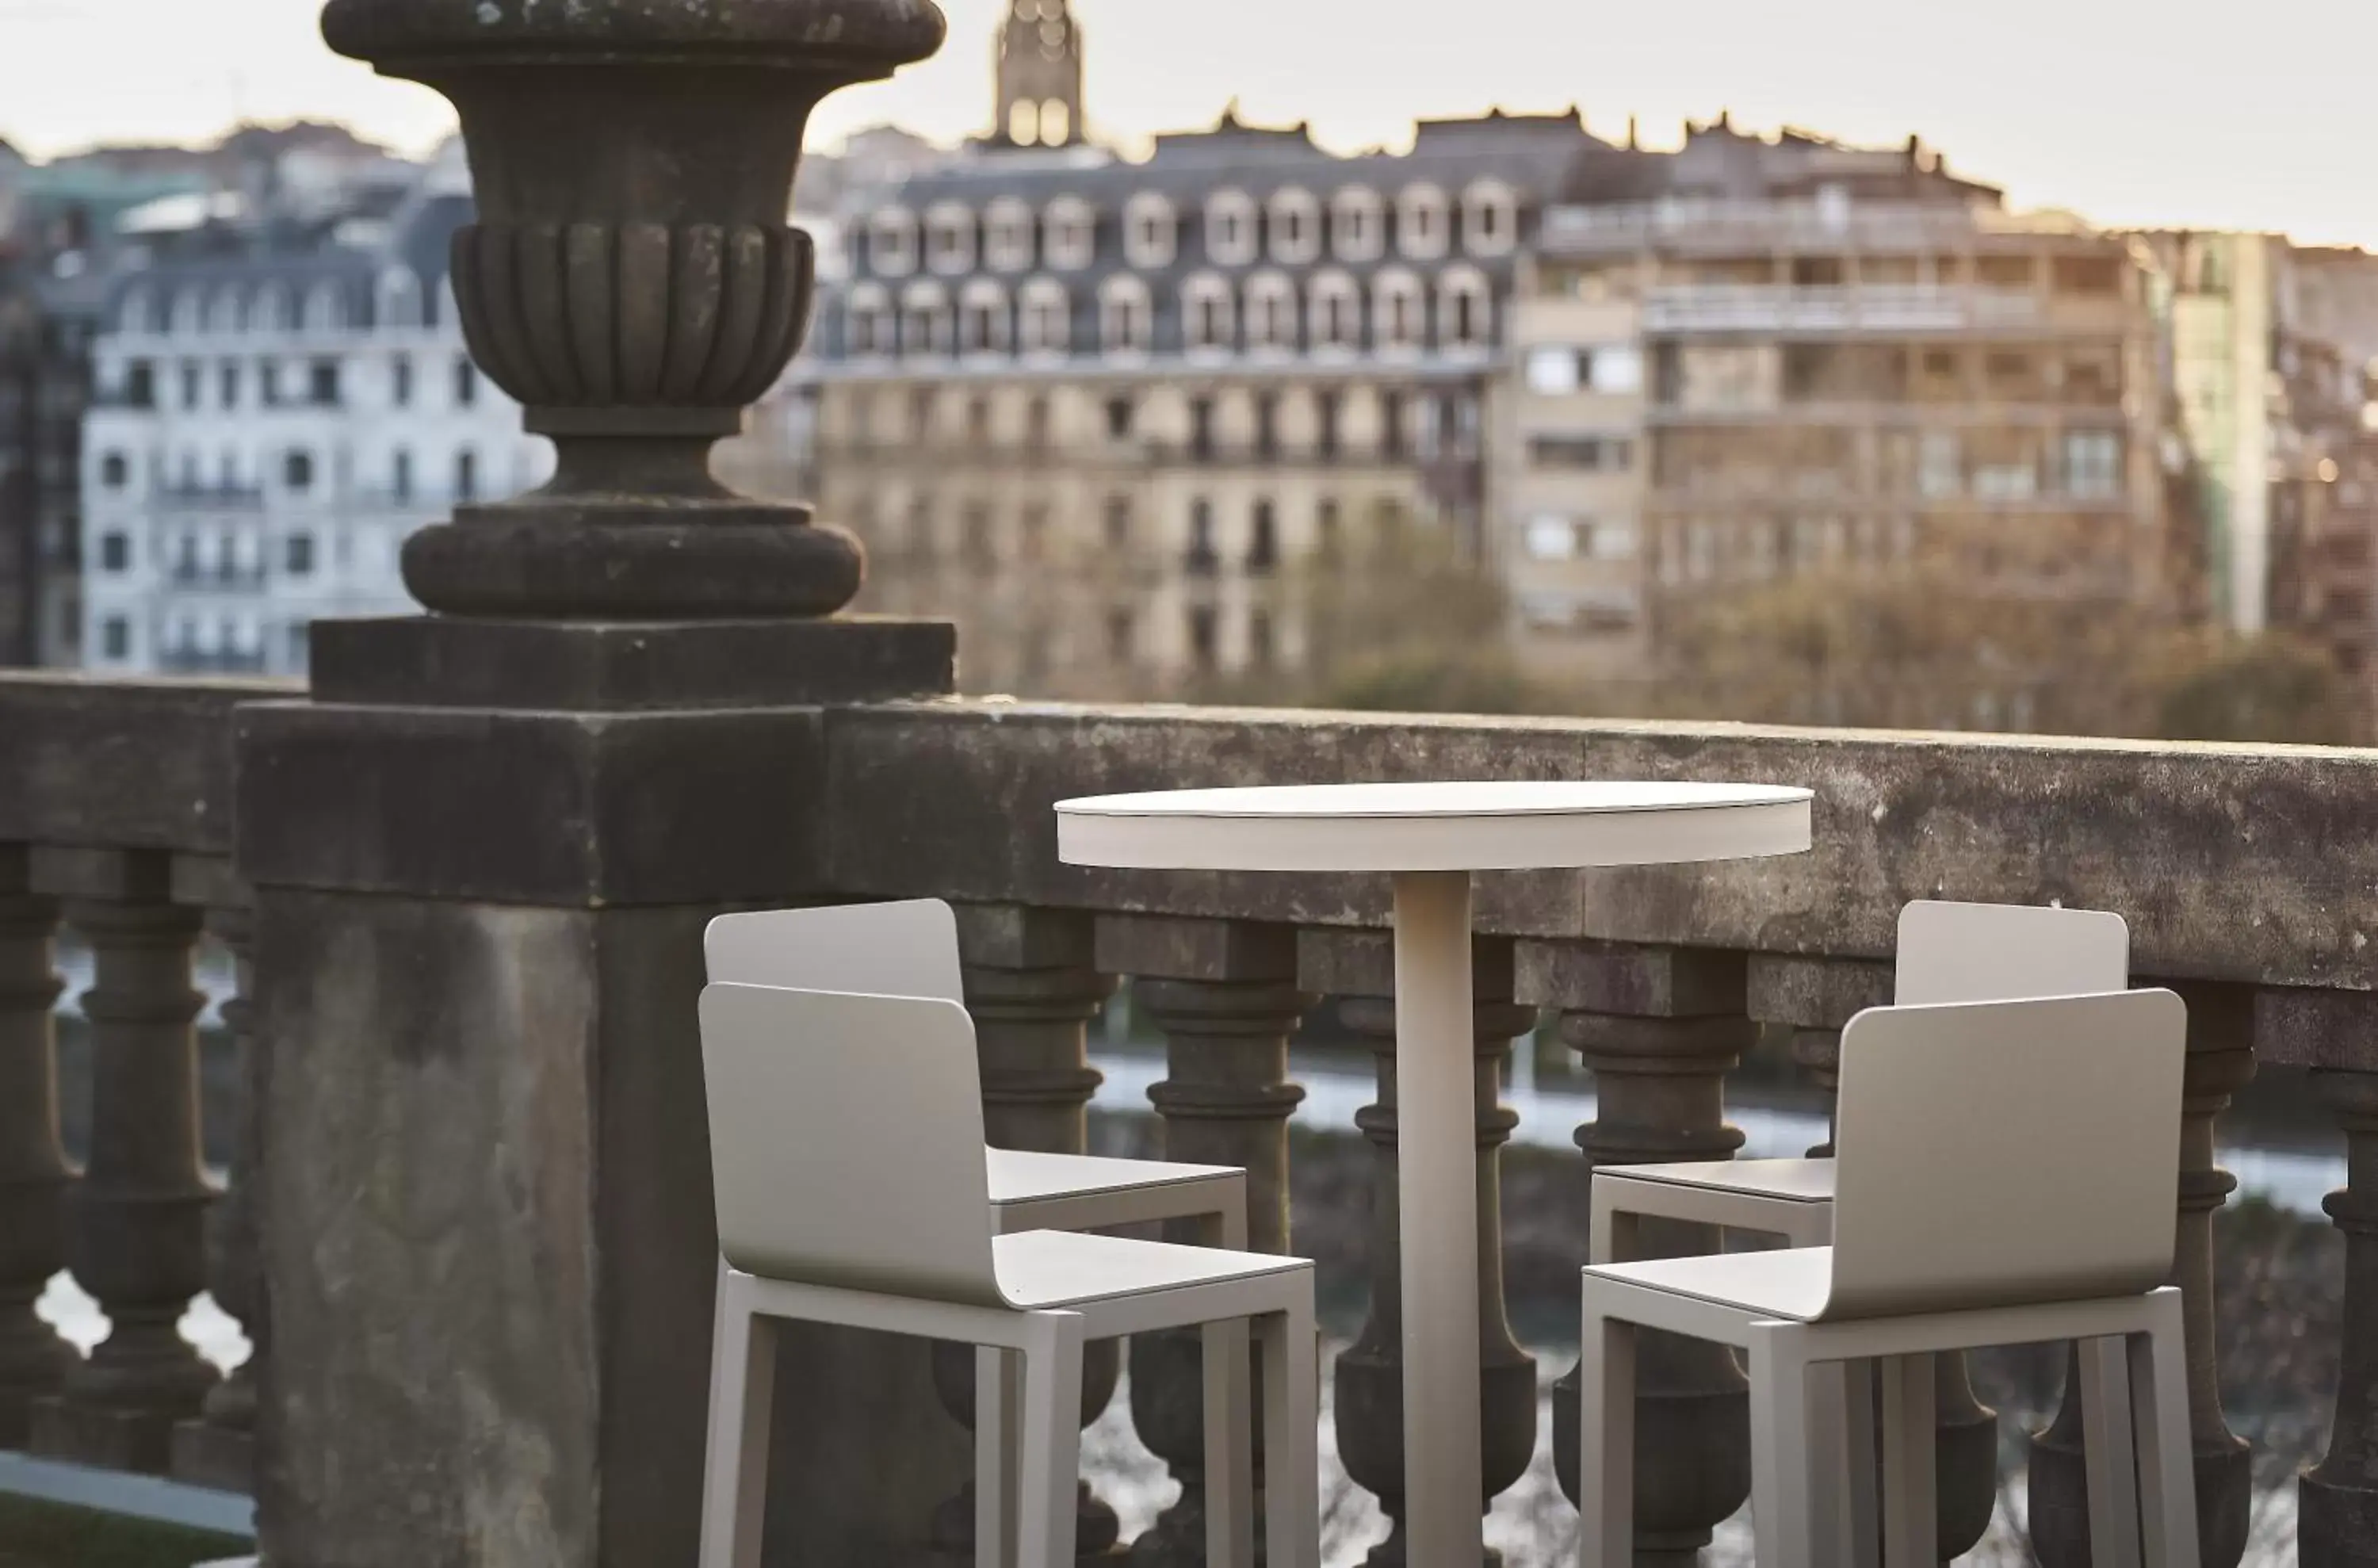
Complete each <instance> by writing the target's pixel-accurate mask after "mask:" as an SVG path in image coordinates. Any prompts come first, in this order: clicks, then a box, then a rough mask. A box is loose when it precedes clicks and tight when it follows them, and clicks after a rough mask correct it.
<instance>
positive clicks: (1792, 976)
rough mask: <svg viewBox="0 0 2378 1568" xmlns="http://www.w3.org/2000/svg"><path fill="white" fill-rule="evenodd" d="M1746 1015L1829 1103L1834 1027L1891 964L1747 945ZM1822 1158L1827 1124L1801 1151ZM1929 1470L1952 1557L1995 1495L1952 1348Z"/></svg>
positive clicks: (1972, 1540)
mask: <svg viewBox="0 0 2378 1568" xmlns="http://www.w3.org/2000/svg"><path fill="white" fill-rule="evenodd" d="M1748 980H1749V996H1750V1014H1751V1016H1752V1017H1753V1018H1755V1019H1759V1020H1760V1021H1761V1022H1765V1023H1780V1024H1787V1025H1789V1026H1791V1029H1792V1059H1793V1061H1794V1062H1796V1064H1798V1066H1799V1067H1800V1068H1801V1070H1802V1071H1804V1072H1806V1073H1807V1074H1808V1078H1809V1080H1810V1081H1811V1082H1813V1083H1815V1084H1816V1085H1817V1086H1818V1087H1819V1088H1820V1089H1822V1090H1823V1091H1824V1092H1825V1095H1826V1098H1827V1100H1828V1102H1829V1103H1830V1102H1831V1101H1832V1097H1833V1096H1834V1095H1835V1094H1836V1093H1837V1092H1839V1090H1840V1088H1841V1061H1842V1031H1843V1030H1844V1028H1846V1027H1848V1024H1849V1021H1850V1019H1853V1018H1856V1016H1857V1015H1858V1014H1859V1013H1861V1012H1863V1011H1864V1010H1865V1009H1867V1008H1868V1007H1885V1006H1888V1005H1889V1004H1890V1002H1891V996H1892V986H1893V979H1892V966H1891V965H1889V964H1883V963H1872V962H1868V961H1866V960H1863V959H1794V958H1778V957H1772V956H1770V955H1766V954H1753V955H1752V956H1751V959H1750V971H1749V976H1748ZM1808 1152H1809V1154H1810V1155H1811V1156H1813V1157H1816V1158H1820V1159H1821V1158H1826V1157H1830V1156H1831V1155H1832V1152H1833V1140H1832V1136H1831V1134H1830V1133H1829V1134H1828V1135H1827V1137H1826V1139H1825V1140H1824V1141H1823V1142H1822V1143H1820V1144H1818V1145H1817V1146H1816V1147H1815V1148H1813V1149H1811V1150H1809V1151H1808ZM1932 1379H1933V1388H1932V1401H1933V1429H1932V1431H1933V1438H1932V1441H1933V1474H1934V1477H1935V1484H1936V1485H1937V1487H1938V1489H1939V1490H1938V1496H1939V1500H1940V1513H1939V1521H1938V1522H1939V1525H1940V1536H1939V1541H1940V1561H1941V1562H1953V1561H1954V1560H1955V1559H1957V1558H1959V1557H1962V1556H1964V1554H1965V1553H1966V1552H1969V1551H1971V1550H1974V1548H1975V1546H1976V1544H1978V1543H1979V1542H1980V1540H1981V1538H1982V1537H1983V1536H1984V1535H1986V1534H1988V1531H1989V1527H1990V1514H1991V1513H1992V1512H1993V1511H1994V1510H1995V1509H1996V1508H1997V1507H1998V1500H1999V1417H1998V1412H1997V1411H1995V1410H1993V1409H1991V1408H1990V1407H1989V1406H1988V1405H1984V1404H1983V1403H1982V1402H1981V1400H1980V1399H1978V1398H1977V1397H1976V1395H1975V1393H1974V1383H1973V1378H1972V1376H1971V1369H1970V1367H1969V1366H1968V1364H1967V1362H1966V1359H1965V1357H1964V1356H1962V1355H1947V1356H1935V1357H1933V1358H1932Z"/></svg>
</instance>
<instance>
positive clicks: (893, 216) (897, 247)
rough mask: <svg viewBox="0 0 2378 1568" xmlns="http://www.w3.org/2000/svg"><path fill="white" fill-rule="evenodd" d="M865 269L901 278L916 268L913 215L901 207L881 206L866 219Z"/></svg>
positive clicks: (915, 227)
mask: <svg viewBox="0 0 2378 1568" xmlns="http://www.w3.org/2000/svg"><path fill="white" fill-rule="evenodd" d="M867 259H868V263H869V270H870V271H875V272H879V273H881V274H883V276H884V277H887V278H904V277H907V275H908V274H909V273H911V272H913V271H916V270H917V215H916V214H915V213H914V212H911V211H908V210H907V208H905V207H884V208H881V209H879V210H878V211H876V213H875V215H874V216H873V217H871V218H870V219H869V220H868V221H867Z"/></svg>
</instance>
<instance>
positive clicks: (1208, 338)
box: [1181, 272, 1238, 353]
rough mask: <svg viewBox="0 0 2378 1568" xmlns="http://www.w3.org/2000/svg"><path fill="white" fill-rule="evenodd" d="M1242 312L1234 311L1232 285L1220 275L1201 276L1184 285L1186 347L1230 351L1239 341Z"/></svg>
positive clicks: (1182, 292)
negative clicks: (1240, 315) (1240, 314)
mask: <svg viewBox="0 0 2378 1568" xmlns="http://www.w3.org/2000/svg"><path fill="white" fill-rule="evenodd" d="M1237 316H1238V312H1237V311H1236V310H1235V309H1233V308H1232V306H1231V285H1230V283H1229V282H1228V281H1227V280H1226V279H1224V278H1223V277H1222V275H1221V274H1220V273H1219V272H1200V273H1198V274H1197V275H1196V276H1195V277H1194V278H1191V279H1190V280H1189V281H1188V282H1187V283H1183V284H1182V285H1181V340H1182V346H1183V347H1184V348H1187V349H1188V350H1190V351H1191V352H1192V353H1195V352H1196V351H1198V350H1201V349H1203V350H1228V349H1230V348H1231V347H1233V346H1234V345H1235V344H1236V343H1237V341H1238V320H1237Z"/></svg>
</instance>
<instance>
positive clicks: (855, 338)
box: [844, 283, 895, 356]
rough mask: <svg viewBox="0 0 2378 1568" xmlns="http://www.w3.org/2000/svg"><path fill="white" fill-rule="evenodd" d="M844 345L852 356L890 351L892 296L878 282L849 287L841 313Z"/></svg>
mask: <svg viewBox="0 0 2378 1568" xmlns="http://www.w3.org/2000/svg"><path fill="white" fill-rule="evenodd" d="M844 327H845V333H844V335H845V340H846V341H845V346H846V348H847V351H848V352H849V353H850V354H852V355H855V356H868V355H878V354H889V353H891V352H892V351H893V349H894V347H895V344H894V342H893V337H894V332H893V324H892V296H890V295H888V294H886V293H885V292H884V291H883V287H882V286H881V285H880V284H876V283H861V284H859V286H857V287H856V288H853V289H852V290H851V291H850V303H849V306H848V308H847V313H846V315H845V317H844Z"/></svg>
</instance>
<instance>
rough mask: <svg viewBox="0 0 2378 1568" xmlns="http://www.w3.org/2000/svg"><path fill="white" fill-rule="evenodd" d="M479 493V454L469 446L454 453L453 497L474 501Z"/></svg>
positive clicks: (457, 499)
mask: <svg viewBox="0 0 2378 1568" xmlns="http://www.w3.org/2000/svg"><path fill="white" fill-rule="evenodd" d="M478 495H479V454H478V453H477V452H474V451H472V450H471V449H470V448H469V447H464V448H463V449H462V451H460V452H456V453H455V454H454V499H455V500H456V501H475V500H477V499H478Z"/></svg>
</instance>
